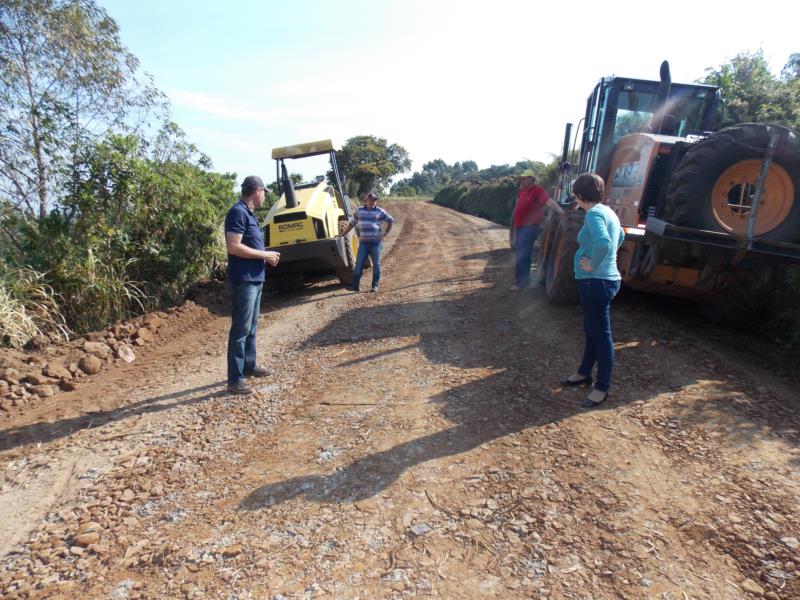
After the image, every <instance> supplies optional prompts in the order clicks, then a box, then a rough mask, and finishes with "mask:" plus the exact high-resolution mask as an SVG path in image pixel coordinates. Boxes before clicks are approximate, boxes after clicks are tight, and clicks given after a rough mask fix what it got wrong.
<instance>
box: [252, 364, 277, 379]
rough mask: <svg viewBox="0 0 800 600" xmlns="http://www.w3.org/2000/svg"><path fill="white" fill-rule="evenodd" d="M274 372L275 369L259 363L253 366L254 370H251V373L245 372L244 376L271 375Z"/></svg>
mask: <svg viewBox="0 0 800 600" xmlns="http://www.w3.org/2000/svg"><path fill="white" fill-rule="evenodd" d="M274 372H275V371H273V370H272V369H268V368H266V367H259V366H258V365H256V366H255V367H253V370H252V371H250V372H249V373H245V374H244V376H245V377H269V376H270V375H272V374H273V373H274Z"/></svg>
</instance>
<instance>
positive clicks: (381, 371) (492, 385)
mask: <svg viewBox="0 0 800 600" xmlns="http://www.w3.org/2000/svg"><path fill="white" fill-rule="evenodd" d="M389 210H390V211H391V212H394V213H396V216H398V217H399V219H398V225H397V227H396V228H395V230H394V231H393V235H394V236H395V239H394V245H393V247H392V248H390V249H389V251H388V252H387V254H386V260H385V265H384V279H383V281H382V284H381V293H379V294H349V293H347V292H344V291H343V290H342V289H341V288H340V286H338V285H336V284H334V283H333V282H332V281H331V282H323V283H320V284H317V285H315V286H314V287H313V288H311V289H309V290H307V291H306V292H304V293H299V294H294V295H281V296H271V297H269V298H268V299H267V301H266V302H265V306H264V315H263V322H262V327H261V329H260V339H259V348H260V351H261V352H262V356H263V357H264V359H265V362H267V363H269V364H270V366H273V367H275V368H276V375H275V376H274V377H272V378H270V379H268V380H263V381H260V382H258V385H257V390H258V391H257V394H256V396H255V397H253V398H249V399H237V398H232V397H229V396H226V395H224V394H223V393H222V391H223V388H224V371H225V367H224V352H225V344H226V333H227V326H228V319H227V316H226V315H225V314H223V311H222V310H219V309H213V307H212V310H210V311H209V310H206V309H205V308H204V307H202V306H195V307H190V308H191V309H190V310H187V314H186V315H180V314H178V315H174V316H171V317H172V318H168V319H167V320H166V321H167V323H170V322H171V323H173V324H174V325H175V327H176V329H174V330H171V333H170V334H169V335H165V332H167V331H168V330H166V329H163V327H166V326H167V325H166V324H164V325H163V326H162V327H160V328H159V329H158V335H159V336H160V339H159V340H158V342H157V343H155V342H154V343H153V345H152V346H150V347H149V349H148V350H147V351H146V353H145V355H143V356H142V357H141V360H139V359H137V360H136V361H134V362H133V363H131V364H122V363H120V364H118V365H117V366H112V367H110V368H108V369H106V370H104V371H102V372H101V373H100V374H99V375H97V376H96V377H95V378H94V379H93V380H91V381H88V382H87V383H85V384H83V385H81V386H79V388H78V389H77V390H75V391H73V392H67V393H59V394H57V395H55V396H53V397H52V398H45V400H44V401H42V402H40V403H37V406H38V408H35V409H34V408H31V409H30V410H21V411H20V412H18V413H14V416H13V418H9V419H7V420H6V421H4V422H2V424H0V427H2V428H3V430H2V433H0V463H2V465H3V467H4V480H3V482H2V488H0V493H2V506H3V509H2V510H0V539H2V540H4V545H3V547H2V552H3V558H2V562H0V590H2V591H3V594H4V595H5V596H8V597H15V596H18V597H48V598H52V597H76V596H78V595H80V596H82V597H86V598H107V597H109V596H111V597H112V598H157V597H168V598H173V597H174V598H184V597H185V598H192V597H195V598H208V597H223V596H224V597H236V598H247V597H252V598H281V597H282V598H317V597H332V598H356V597H362V598H373V597H398V598H401V597H443V598H471V597H476V598H477V597H503V598H508V597H511V598H531V597H536V598H538V597H548V598H586V597H592V598H714V599H716V598H744V597H768V598H772V599H774V598H796V597H798V596H800V579H798V574H797V569H798V565H800V542H798V540H800V530H799V529H800V528H799V527H798V525H797V523H798V522H800V519H798V517H800V504H798V498H800V481H798V476H797V474H796V471H797V469H796V467H797V461H798V457H799V456H800V451H799V449H798V441H799V440H800V437H799V436H798V431H800V419H799V418H798V417H797V407H798V403H800V397H799V396H800V395H798V394H797V391H796V390H797V389H798V388H797V386H798V383H799V382H798V379H797V378H796V375H794V374H792V373H785V372H784V373H782V374H781V375H780V376H779V375H778V374H777V373H776V369H774V368H773V367H772V366H771V365H770V364H769V363H765V362H764V361H763V360H762V359H759V358H758V356H757V355H756V354H754V353H753V352H752V350H751V349H747V348H742V346H743V345H744V343H743V342H742V340H741V338H737V337H736V336H735V335H733V334H726V333H724V332H719V331H715V330H711V329H708V328H705V327H702V325H701V324H698V323H697V322H696V321H695V320H693V319H692V318H691V317H688V316H682V315H679V314H676V313H675V312H670V311H669V310H667V309H666V308H665V307H663V306H661V307H659V306H653V304H654V303H653V302H651V301H649V300H647V299H642V298H641V297H637V296H629V297H628V298H625V297H622V298H620V299H619V301H618V302H617V303H616V304H615V307H614V318H615V338H616V342H617V357H618V363H617V369H616V373H615V387H614V390H613V395H612V397H611V398H610V399H609V401H608V402H607V404H606V405H604V406H603V407H602V408H601V409H597V410H593V411H588V412H587V411H584V410H583V409H581V408H580V402H581V400H582V398H583V396H582V392H581V391H579V390H567V389H562V388H561V387H559V385H558V381H559V379H560V378H561V377H562V376H564V375H566V374H568V373H569V372H570V371H571V370H572V369H574V367H575V363H576V361H577V359H578V357H579V352H580V350H581V343H582V333H581V329H580V320H581V317H580V312H579V310H578V309H577V308H576V307H566V308H565V307H554V306H550V305H548V304H546V303H545V302H544V301H543V299H542V298H541V296H540V294H539V293H538V292H536V291H531V292H525V293H520V294H512V293H511V292H508V291H507V290H508V286H509V284H510V279H511V273H510V266H511V264H510V255H509V252H508V250H507V249H506V247H505V244H506V231H505V230H504V229H502V228H500V227H497V226H495V225H492V224H491V223H488V222H486V221H483V220H481V219H477V218H473V217H469V216H465V215H461V214H458V213H455V212H452V211H449V210H447V209H444V208H441V207H438V206H434V205H430V204H420V203H402V204H397V205H394V206H391V207H390V208H389ZM368 277H369V275H367V278H368ZM655 304H656V305H657V304H658V303H657V302H656V303H655ZM193 314H194V315H197V318H196V319H195V318H194V317H192V315H193ZM201 315H202V316H201Z"/></svg>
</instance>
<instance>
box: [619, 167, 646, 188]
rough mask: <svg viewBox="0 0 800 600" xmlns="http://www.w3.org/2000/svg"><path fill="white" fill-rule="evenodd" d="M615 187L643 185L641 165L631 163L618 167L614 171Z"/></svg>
mask: <svg viewBox="0 0 800 600" xmlns="http://www.w3.org/2000/svg"><path fill="white" fill-rule="evenodd" d="M613 181H614V187H633V186H634V185H641V184H642V176H641V175H640V174H639V163H638V162H629V163H626V164H624V165H620V166H618V167H617V168H616V169H615V170H614V180H613Z"/></svg>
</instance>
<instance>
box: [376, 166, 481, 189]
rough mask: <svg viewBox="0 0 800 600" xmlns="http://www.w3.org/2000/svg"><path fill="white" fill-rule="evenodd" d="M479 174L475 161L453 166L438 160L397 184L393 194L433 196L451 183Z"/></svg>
mask: <svg viewBox="0 0 800 600" xmlns="http://www.w3.org/2000/svg"><path fill="white" fill-rule="evenodd" d="M477 172H478V165H477V164H475V161H472V160H467V161H464V162H463V163H461V162H456V163H455V164H453V165H452V166H451V165H448V164H447V163H445V162H444V161H443V160H442V159H441V158H437V159H436V160H432V161H430V162H427V163H425V164H424V165H423V166H422V171H415V172H414V174H413V175H412V176H411V177H409V178H406V179H402V180H400V181H398V182H397V183H395V184H394V185H393V186H392V189H391V193H392V194H395V195H398V196H399V195H404V196H415V195H432V194H435V193H436V192H438V191H439V190H440V189H442V188H443V187H444V186H446V185H448V184H449V183H451V182H454V181H463V180H464V179H467V178H469V177H470V176H474V175H475V174H477Z"/></svg>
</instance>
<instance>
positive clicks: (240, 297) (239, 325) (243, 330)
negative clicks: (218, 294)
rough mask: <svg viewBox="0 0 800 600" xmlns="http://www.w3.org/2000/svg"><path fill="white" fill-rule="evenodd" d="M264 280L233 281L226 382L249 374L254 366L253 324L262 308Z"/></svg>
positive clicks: (231, 382)
mask: <svg viewBox="0 0 800 600" xmlns="http://www.w3.org/2000/svg"><path fill="white" fill-rule="evenodd" d="M263 285H264V282H263V281H232V282H229V283H228V291H229V292H230V294H231V331H230V333H229V334H228V385H234V384H236V383H238V382H239V381H241V380H242V379H244V376H245V375H247V374H249V373H252V372H253V369H254V368H255V366H256V325H257V324H258V314H259V312H260V310H261V288H262V287H263Z"/></svg>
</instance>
